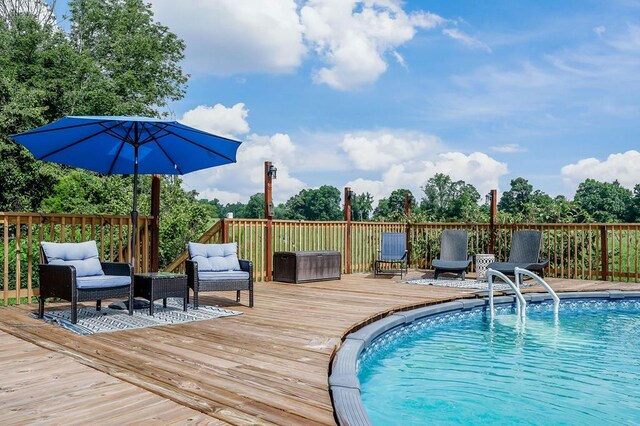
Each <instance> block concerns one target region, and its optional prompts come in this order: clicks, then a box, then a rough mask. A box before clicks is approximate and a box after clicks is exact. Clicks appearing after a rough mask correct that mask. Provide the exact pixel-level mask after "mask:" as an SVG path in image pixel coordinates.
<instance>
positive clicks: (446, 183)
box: [420, 173, 480, 221]
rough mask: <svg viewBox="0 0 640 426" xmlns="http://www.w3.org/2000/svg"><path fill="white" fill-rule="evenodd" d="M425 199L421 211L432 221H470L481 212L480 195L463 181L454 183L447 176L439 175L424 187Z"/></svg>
mask: <svg viewBox="0 0 640 426" xmlns="http://www.w3.org/2000/svg"><path fill="white" fill-rule="evenodd" d="M422 189H423V191H424V197H423V199H422V202H421V203H420V207H421V210H422V211H423V212H424V213H425V214H426V215H427V217H429V218H431V220H442V221H460V220H461V221H470V220H473V218H475V217H477V216H478V214H479V211H480V207H479V206H478V200H479V199H480V193H479V192H478V190H477V189H476V188H475V187H474V186H473V185H471V184H468V183H466V182H464V181H462V180H459V181H455V182H454V181H453V180H451V178H450V177H449V176H447V175H444V174H442V173H437V174H436V175H434V176H433V177H432V178H430V179H429V180H428V181H427V183H426V184H425V186H423V187H422Z"/></svg>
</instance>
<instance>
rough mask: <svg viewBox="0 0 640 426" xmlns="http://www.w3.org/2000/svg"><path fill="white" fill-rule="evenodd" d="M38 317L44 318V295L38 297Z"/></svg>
mask: <svg viewBox="0 0 640 426" xmlns="http://www.w3.org/2000/svg"><path fill="white" fill-rule="evenodd" d="M38 318H44V297H38Z"/></svg>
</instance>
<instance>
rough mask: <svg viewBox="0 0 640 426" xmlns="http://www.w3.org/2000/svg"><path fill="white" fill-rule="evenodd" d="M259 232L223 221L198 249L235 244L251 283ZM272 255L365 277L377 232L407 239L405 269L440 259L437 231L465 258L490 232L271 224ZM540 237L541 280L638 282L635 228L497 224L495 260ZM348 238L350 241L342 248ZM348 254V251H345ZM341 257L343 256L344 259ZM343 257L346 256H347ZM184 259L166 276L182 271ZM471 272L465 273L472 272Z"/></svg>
mask: <svg viewBox="0 0 640 426" xmlns="http://www.w3.org/2000/svg"><path fill="white" fill-rule="evenodd" d="M266 226H267V221H266V220H263V219H262V220H261V219H224V220H222V221H220V222H218V223H216V225H214V226H213V227H212V228H211V229H210V230H209V232H207V233H206V234H205V235H204V236H203V238H201V242H237V243H238V250H239V255H240V257H242V258H245V259H249V260H252V261H253V263H254V274H255V277H254V278H255V279H256V280H257V281H262V280H265V278H266V264H267V263H266V262H267V254H266V235H267V232H266ZM271 226H272V247H273V249H272V250H273V252H276V251H303V250H337V251H340V253H341V254H342V269H343V272H345V273H348V272H368V271H372V269H373V262H374V260H375V259H376V257H377V255H378V251H379V250H380V242H381V239H382V233H383V232H406V233H407V241H408V247H409V252H410V263H411V265H412V266H415V267H418V268H430V266H431V261H432V260H433V259H434V258H435V257H436V256H437V255H438V253H439V251H440V235H441V233H442V231H443V230H444V229H465V230H467V231H468V232H469V254H470V255H475V254H479V253H489V251H490V250H489V248H490V244H491V235H492V229H491V227H490V225H489V224H486V223H448V222H447V223H410V224H407V223H385V222H351V223H350V224H348V223H347V222H310V221H286V220H273V221H272V225H271ZM519 229H536V230H539V231H541V232H542V235H543V242H542V248H541V257H542V258H545V259H548V260H549V266H548V267H547V269H546V270H545V274H546V275H547V276H551V277H558V278H574V279H593V280H596V279H600V280H616V281H638V278H639V276H640V265H639V260H638V259H639V257H640V255H639V251H638V249H639V248H640V247H639V243H640V224H556V223H551V224H540V223H523V224H502V225H495V227H494V229H493V233H494V235H495V250H494V253H495V255H496V259H497V260H504V261H506V260H507V259H508V257H509V250H510V247H511V236H512V234H513V231H515V230H519ZM347 235H350V240H349V242H348V241H347ZM348 248H350V249H349V250H348ZM347 252H348V253H347ZM347 254H348V255H347ZM186 258H187V254H186V253H184V254H183V255H182V256H181V257H179V258H178V259H176V261H175V262H173V263H172V264H171V265H170V266H169V267H168V268H166V270H167V271H182V270H183V269H182V268H183V266H182V265H183V263H184V260H185V259H186ZM473 266H474V265H472V268H473Z"/></svg>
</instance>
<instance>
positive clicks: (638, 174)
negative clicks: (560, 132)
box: [560, 150, 640, 189]
mask: <svg viewBox="0 0 640 426" xmlns="http://www.w3.org/2000/svg"><path fill="white" fill-rule="evenodd" d="M560 173H561V174H562V178H563V180H564V183H565V184H566V185H567V186H569V187H570V188H572V189H575V188H576V187H577V186H578V185H579V184H580V182H582V181H584V180H585V179H588V178H590V179H596V180H599V181H603V182H613V181H614V180H617V181H618V182H620V184H621V185H622V186H625V187H627V188H633V186H634V185H635V184H637V183H640V152H638V151H636V150H630V151H627V152H624V153H618V154H611V155H609V157H607V159H606V160H602V161H601V160H598V159H597V158H584V159H582V160H580V161H578V162H576V163H573V164H567V165H566V166H564V167H562V169H561V170H560Z"/></svg>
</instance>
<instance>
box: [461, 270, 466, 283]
mask: <svg viewBox="0 0 640 426" xmlns="http://www.w3.org/2000/svg"><path fill="white" fill-rule="evenodd" d="M465 273H466V271H462V281H464V274H465Z"/></svg>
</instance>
